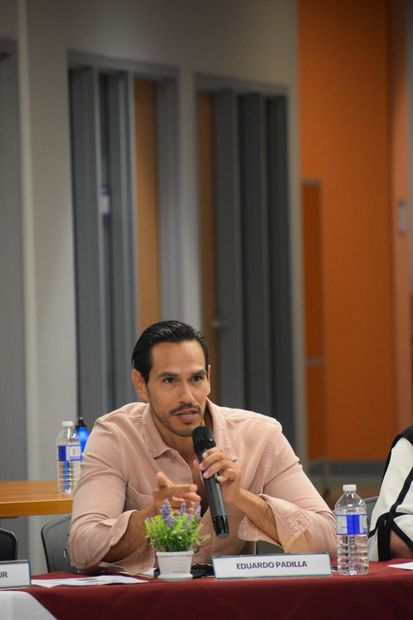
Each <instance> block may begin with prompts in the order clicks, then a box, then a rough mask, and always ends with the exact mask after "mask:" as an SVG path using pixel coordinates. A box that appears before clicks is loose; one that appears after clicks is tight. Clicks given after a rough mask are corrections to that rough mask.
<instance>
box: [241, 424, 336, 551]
mask: <svg viewBox="0 0 413 620" xmlns="http://www.w3.org/2000/svg"><path fill="white" fill-rule="evenodd" d="M262 466H263V468H264V471H265V480H264V484H263V489H262V493H260V496H261V497H262V498H263V499H264V501H265V502H266V503H267V505H268V506H269V508H270V509H271V512H272V515H273V518H274V521H275V524H276V527H277V534H278V538H279V543H280V544H281V546H282V548H283V550H284V551H285V552H290V553H306V552H328V553H330V555H331V557H335V556H336V533H335V518H334V515H333V514H332V512H331V510H330V509H329V507H328V506H327V504H326V503H325V502H324V500H323V499H322V497H321V496H320V494H319V493H318V491H317V489H316V488H315V487H314V485H313V484H312V483H311V481H310V480H309V478H308V477H307V475H306V474H305V472H304V471H303V469H302V466H301V464H300V463H299V461H298V458H297V456H296V455H295V453H294V451H293V449H292V448H291V446H290V444H289V443H288V441H287V440H286V438H285V437H284V435H283V434H282V432H281V428H280V427H279V428H276V429H275V430H274V432H273V433H271V438H270V440H269V442H268V444H267V449H266V451H265V454H264V456H263V462H262ZM238 535H239V536H240V538H242V539H243V540H255V541H257V540H265V541H267V542H274V541H273V540H272V539H271V538H269V537H268V536H267V535H266V534H265V533H264V532H262V531H261V530H260V529H259V528H258V527H256V526H255V525H254V524H253V523H252V522H251V521H250V520H249V519H248V518H247V517H244V518H243V519H242V521H241V523H240V525H239V529H238Z"/></svg>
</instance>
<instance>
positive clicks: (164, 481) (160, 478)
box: [156, 471, 174, 489]
mask: <svg viewBox="0 0 413 620" xmlns="http://www.w3.org/2000/svg"><path fill="white" fill-rule="evenodd" d="M156 480H157V482H158V487H159V488H160V489H166V488H168V487H173V486H174V483H173V482H172V480H169V478H168V476H165V474H164V473H163V471H158V473H157V474H156Z"/></svg>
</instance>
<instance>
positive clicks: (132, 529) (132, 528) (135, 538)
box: [102, 504, 156, 562]
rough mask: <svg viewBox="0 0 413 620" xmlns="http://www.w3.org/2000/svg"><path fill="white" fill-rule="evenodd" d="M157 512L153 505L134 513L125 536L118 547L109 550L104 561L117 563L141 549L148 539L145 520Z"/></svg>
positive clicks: (117, 544) (118, 543)
mask: <svg viewBox="0 0 413 620" xmlns="http://www.w3.org/2000/svg"><path fill="white" fill-rule="evenodd" d="M155 512H156V511H155V509H154V506H153V505H152V504H150V505H148V506H145V508H142V510H137V511H135V512H133V513H132V515H131V517H130V519H129V523H128V527H127V529H126V531H125V533H124V535H123V536H122V538H121V539H120V540H119V542H117V543H116V545H114V546H113V547H111V548H110V549H109V551H108V552H107V554H106V555H105V557H104V558H103V559H102V561H103V562H117V561H119V560H121V559H122V558H126V557H127V556H128V555H130V554H131V553H132V552H133V551H134V550H135V549H137V548H138V547H140V546H141V545H142V544H143V543H144V542H145V538H146V529H145V519H146V518H147V517H151V516H152V515H154V514H155Z"/></svg>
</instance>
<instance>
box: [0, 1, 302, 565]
mask: <svg viewBox="0 0 413 620" xmlns="http://www.w3.org/2000/svg"><path fill="white" fill-rule="evenodd" d="M15 7H16V4H15V3H14V2H13V1H12V0H0V37H5V36H7V37H14V36H16V37H17V38H18V44H19V57H20V97H21V123H22V126H21V129H22V158H23V161H22V165H23V167H22V170H23V218H24V247H25V256H24V265H25V296H26V300H25V323H26V325H25V327H26V363H27V377H26V387H27V402H28V411H27V416H28V429H29V433H28V436H29V439H28V456H29V463H30V476H31V477H32V478H53V477H54V476H55V455H54V441H55V435H56V433H57V431H58V428H59V425H60V422H61V420H63V419H66V418H68V419H74V418H75V415H76V367H75V360H76V347H75V342H76V341H75V337H76V332H75V299H74V256H73V244H72V225H73V223H72V211H71V185H70V152H69V131H68V129H69V128H68V92H67V58H66V53H67V51H68V50H71V51H73V50H74V51H82V52H91V53H94V54H103V55H106V56H113V57H118V58H122V59H129V60H132V61H138V62H139V61H144V62H154V63H162V64H169V65H173V66H176V67H178V68H179V70H180V106H181V107H180V121H181V126H180V140H181V142H180V187H181V190H180V191H181V193H180V198H181V200H180V204H181V209H182V216H183V217H182V219H181V221H182V222H185V226H186V227H187V229H188V234H187V235H186V238H187V239H188V240H189V241H188V244H187V245H186V247H185V248H184V253H185V254H184V308H185V316H184V317H182V318H183V319H185V320H188V321H190V322H193V323H195V324H199V323H200V295H199V283H198V282H199V277H198V264H199V256H198V239H197V230H198V217H197V205H196V203H197V196H196V169H195V161H196V157H195V154H196V151H195V132H194V97H193V77H194V73H197V72H202V73H208V74H211V75H214V76H228V77H231V78H238V79H243V80H249V81H263V82H269V83H272V84H277V85H283V86H286V87H287V88H288V95H289V104H290V108H289V119H290V145H289V147H290V149H289V150H290V163H291V166H290V170H291V194H290V196H291V205H292V210H291V221H292V264H293V294H294V302H293V303H294V330H295V367H296V387H297V391H296V395H295V396H296V402H297V416H298V419H297V427H300V426H303V424H304V416H303V409H304V407H303V401H304V396H303V389H302V388H303V372H302V360H303V355H302V317H301V275H300V271H301V270H300V264H301V255H300V221H299V186H298V130H297V34H296V7H295V1H293V0H253V1H251V0H209V1H208V2H205V1H204V0H173V1H172V0H88V1H87V2H85V1H84V0H58V1H56V0H18V3H17V7H18V16H17V15H16V12H15ZM131 344H132V343H131ZM304 448H305V445H304V443H303V444H302V446H301V447H300V446H299V447H298V451H299V453H301V455H302V456H303V457H304V458H305V452H304ZM37 528H38V523H37V520H34V525H32V528H31V529H32V532H33V542H32V545H31V557H32V560H33V570H34V571H36V570H39V569H40V568H41V557H42V554H41V552H40V549H39V545H38V544H37V542H38V529H37Z"/></svg>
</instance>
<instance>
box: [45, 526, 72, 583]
mask: <svg viewBox="0 0 413 620" xmlns="http://www.w3.org/2000/svg"><path fill="white" fill-rule="evenodd" d="M70 519H71V515H66V516H64V517H61V518H60V519H55V520H54V521H50V522H49V523H46V525H44V526H43V527H42V529H41V536H42V543H43V549H44V555H45V558H46V566H47V571H48V572H49V573H54V572H63V573H76V572H77V570H76V569H75V568H73V566H71V565H70V559H69V556H68V553H67V549H66V546H67V537H68V536H69V526H70Z"/></svg>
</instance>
